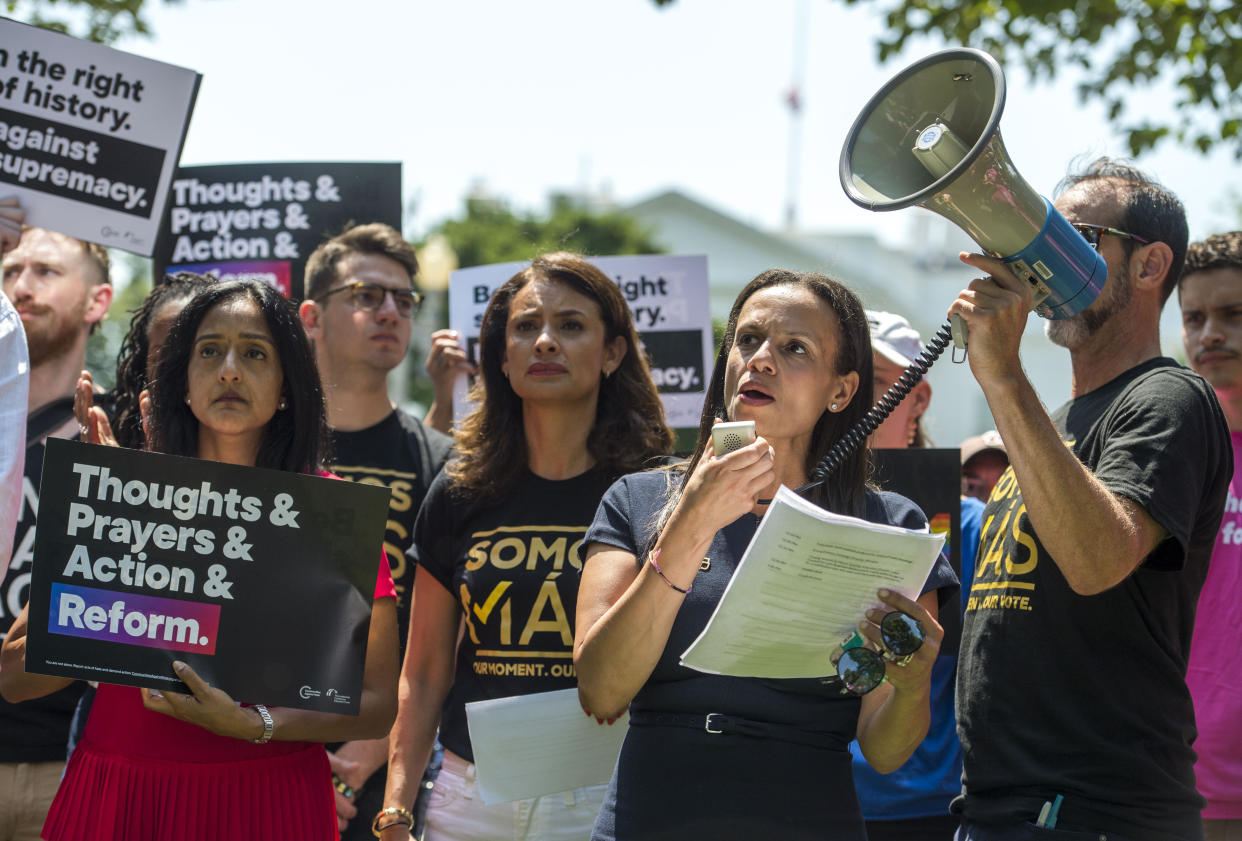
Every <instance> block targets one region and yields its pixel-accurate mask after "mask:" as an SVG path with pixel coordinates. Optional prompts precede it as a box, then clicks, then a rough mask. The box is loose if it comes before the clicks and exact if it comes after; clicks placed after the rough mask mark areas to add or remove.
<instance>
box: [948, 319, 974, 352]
mask: <svg viewBox="0 0 1242 841" xmlns="http://www.w3.org/2000/svg"><path fill="white" fill-rule="evenodd" d="M949 330H950V332H951V333H952V334H953V347H954V349H956V350H966V341H967V339H969V337H970V328H969V327H967V326H966V320H965V319H963V318H962V317H961V316H960V315H959V314H957V313H953V315H951V316H949Z"/></svg>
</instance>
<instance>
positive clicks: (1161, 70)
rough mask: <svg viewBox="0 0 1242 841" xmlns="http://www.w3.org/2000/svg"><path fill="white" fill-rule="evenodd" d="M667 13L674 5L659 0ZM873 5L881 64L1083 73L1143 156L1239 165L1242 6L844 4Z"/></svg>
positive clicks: (1015, 1) (984, 0)
mask: <svg viewBox="0 0 1242 841" xmlns="http://www.w3.org/2000/svg"><path fill="white" fill-rule="evenodd" d="M654 2H655V3H656V4H657V5H661V6H663V5H668V4H670V3H672V2H674V0H654ZM844 2H845V3H847V4H848V5H860V4H864V3H874V4H875V5H877V6H878V7H879V10H880V12H881V13H882V14H883V16H884V22H885V26H886V30H887V31H886V33H885V34H884V35H883V36H881V38H880V40H879V43H878V44H877V52H878V55H879V58H880V60H881V61H883V60H885V59H888V58H890V57H892V56H894V55H896V54H898V53H899V52H900V51H901V50H902V49H903V48H904V47H906V46H907V45H908V44H910V43H911V42H912V41H914V40H916V39H920V38H927V37H929V36H930V37H934V38H938V39H940V40H942V41H943V42H946V43H948V44H964V45H967V46H973V47H979V48H981V49H984V50H987V51H988V52H990V53H991V54H992V55H994V56H995V57H996V58H997V60H999V61H1000V62H1001V64H1002V65H1004V66H1006V67H1010V66H1015V65H1017V64H1021V65H1024V66H1025V67H1026V68H1027V70H1029V71H1030V73H1031V76H1032V77H1033V78H1036V79H1040V78H1046V79H1051V78H1053V77H1055V76H1056V74H1057V73H1058V72H1060V71H1061V70H1064V69H1065V68H1069V67H1073V68H1077V69H1079V70H1081V72H1082V78H1083V81H1082V82H1081V84H1080V85H1079V87H1078V94H1079V97H1080V99H1081V100H1082V101H1083V102H1100V103H1102V104H1103V105H1104V106H1105V108H1106V109H1107V113H1108V117H1109V120H1110V121H1112V122H1113V123H1114V124H1115V125H1116V126H1117V127H1118V128H1119V129H1120V130H1121V131H1123V132H1124V133H1125V135H1126V137H1127V140H1128V143H1129V146H1130V151H1131V153H1132V154H1134V155H1138V154H1140V153H1142V152H1144V151H1146V150H1148V149H1151V148H1153V147H1154V146H1156V145H1157V144H1158V143H1160V142H1161V141H1163V140H1166V139H1176V140H1177V141H1179V142H1181V143H1184V144H1188V145H1192V146H1194V147H1195V148H1197V149H1198V150H1199V151H1200V152H1206V151H1208V150H1209V149H1211V148H1212V147H1213V146H1216V145H1218V144H1220V145H1223V146H1224V147H1226V148H1232V150H1233V152H1234V155H1235V157H1238V158H1242V92H1240V91H1242V6H1239V5H1238V4H1237V3H1235V2H1233V0H844ZM1157 79H1164V80H1167V81H1169V82H1171V83H1172V85H1173V87H1174V91H1175V94H1174V98H1173V101H1172V102H1161V103H1160V104H1161V106H1162V108H1161V111H1167V106H1168V105H1172V106H1173V109H1174V110H1175V112H1176V117H1174V118H1173V120H1172V121H1171V122H1170V123H1164V122H1160V121H1156V120H1153V119H1151V118H1150V117H1148V116H1147V114H1146V111H1147V110H1148V108H1149V106H1150V105H1151V103H1152V97H1153V96H1154V95H1156V94H1154V93H1153V87H1152V83H1153V82H1154V81H1156V80H1157Z"/></svg>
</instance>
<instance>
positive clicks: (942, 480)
mask: <svg viewBox="0 0 1242 841" xmlns="http://www.w3.org/2000/svg"><path fill="white" fill-rule="evenodd" d="M872 453H873V455H874V458H875V474H874V475H873V476H872V480H873V481H874V482H875V483H876V484H877V485H879V486H880V487H881V488H883V489H884V490H886V491H892V492H893V493H899V494H901V495H902V496H904V497H906V498H907V499H910V500H912V501H913V502H914V504H915V505H917V506H918V507H919V508H921V509H923V513H924V514H926V515H927V522H928V524H929V525H930V526H931V530H932V531H933V532H948V534H949V539H948V541H946V543H945V548H946V549H948V550H949V563H951V564H952V565H953V571H954V572H956V573H957V575H958V579H959V580H960V579H961V576H962V561H961V558H962V462H961V455H960V454H959V453H958V451H957V450H949V449H906V450H873V451H872ZM955 604H956V602H955ZM940 624H941V625H942V626H943V627H944V640H943V641H942V642H941V644H940V650H941V651H942V652H943V653H945V654H957V647H958V642H959V640H960V639H961V634H962V614H961V611H960V610H942V611H941V612H940Z"/></svg>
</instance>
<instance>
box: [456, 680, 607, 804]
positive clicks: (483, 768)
mask: <svg viewBox="0 0 1242 841" xmlns="http://www.w3.org/2000/svg"><path fill="white" fill-rule="evenodd" d="M466 719H467V721H468V722H469V726H470V744H471V746H472V747H473V748H474V764H475V769H476V773H477V782H478V786H479V792H480V794H481V795H482V797H483V802H484V803H487V804H488V805H491V804H493V803H504V802H507V801H510V800H522V799H525V798H527V797H537V796H539V795H542V794H555V793H556V792H560V791H569V790H570V789H575V788H582V787H583V786H589V785H596V784H598V783H606V782H608V780H609V779H611V778H612V768H613V766H614V765H616V764H617V756H618V755H619V754H620V753H621V742H622V741H623V740H624V739H625V732H626V730H628V729H629V725H630V716H629V713H624V714H623V715H622V716H621V717H620V718H618V719H617V720H616V721H615V722H614V723H612V724H611V725H610V724H600V723H599V722H597V721H596V720H595V717H594V716H589V715H584V714H583V712H582V707H581V706H580V705H579V703H578V690H577V689H560V690H557V691H555V692H537V693H534V694H532V695H516V696H514V697H512V698H494V699H492V700H488V701H473V702H471V703H469V704H466Z"/></svg>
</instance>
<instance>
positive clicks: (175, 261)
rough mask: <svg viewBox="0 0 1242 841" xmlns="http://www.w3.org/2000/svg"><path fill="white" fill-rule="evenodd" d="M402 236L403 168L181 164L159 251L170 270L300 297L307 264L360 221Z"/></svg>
mask: <svg viewBox="0 0 1242 841" xmlns="http://www.w3.org/2000/svg"><path fill="white" fill-rule="evenodd" d="M367 222H383V223H385V224H387V225H391V226H392V227H394V228H396V229H397V230H398V231H400V230H401V164H399V163H339V162H336V163H331V162H329V163H248V164H219V165H213V166H184V167H181V168H180V169H178V170H177V176H176V178H175V179H174V181H173V186H172V201H171V202H170V204H169V211H168V215H167V217H166V219H165V222H164V225H163V228H162V229H161V231H160V240H159V245H158V247H157V248H156V253H155V266H156V269H157V274H156V277H160V276H161V275H162V274H163V273H164V272H170V271H188V272H198V273H199V274H211V275H215V276H216V277H219V278H220V279H221V280H232V279H234V278H254V279H256V280H261V281H263V282H264V283H267V284H268V285H269V286H274V287H275V288H277V289H279V290H280V291H281V293H282V294H283V295H285V297H288V298H293V299H295V300H301V299H302V297H303V294H304V292H303V289H302V283H303V274H304V273H305V271H306V259H307V258H308V257H310V255H311V252H312V251H314V250H315V249H316V248H317V247H318V246H319V245H320V244H321V243H322V242H323V241H324V240H326V239H328V238H329V237H332V236H335V235H337V234H339V233H341V232H342V231H343V230H345V228H346V227H347V226H348V225H350V224H354V223H358V224H363V223H367Z"/></svg>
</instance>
